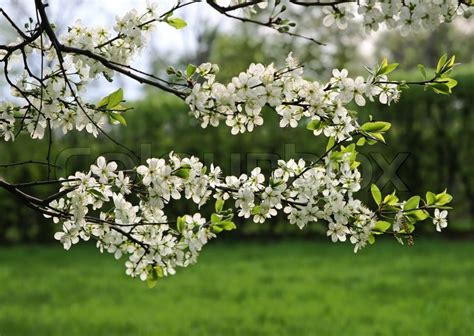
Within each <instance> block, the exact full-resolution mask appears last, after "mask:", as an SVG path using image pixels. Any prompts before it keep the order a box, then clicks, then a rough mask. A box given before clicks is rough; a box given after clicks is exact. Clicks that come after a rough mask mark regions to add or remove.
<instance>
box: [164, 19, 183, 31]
mask: <svg viewBox="0 0 474 336" xmlns="http://www.w3.org/2000/svg"><path fill="white" fill-rule="evenodd" d="M166 23H168V24H169V25H170V26H171V27H174V28H176V29H182V28H184V27H186V26H187V25H188V24H187V23H186V21H184V20H183V19H180V18H169V19H167V20H166Z"/></svg>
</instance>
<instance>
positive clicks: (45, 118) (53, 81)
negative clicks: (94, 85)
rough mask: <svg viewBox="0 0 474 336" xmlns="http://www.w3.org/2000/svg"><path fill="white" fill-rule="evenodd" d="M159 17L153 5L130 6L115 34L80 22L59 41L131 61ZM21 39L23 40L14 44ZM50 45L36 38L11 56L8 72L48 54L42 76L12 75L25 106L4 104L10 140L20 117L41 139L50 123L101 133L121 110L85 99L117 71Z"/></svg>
mask: <svg viewBox="0 0 474 336" xmlns="http://www.w3.org/2000/svg"><path fill="white" fill-rule="evenodd" d="M155 21H157V19H156V17H155V7H154V6H152V5H150V6H148V9H147V11H146V12H145V13H143V14H140V13H138V12H137V11H136V10H131V11H129V12H128V13H126V14H125V15H124V16H121V17H117V18H116V22H115V24H114V32H113V33H112V32H110V30H109V29H106V28H105V27H86V26H83V25H82V24H81V22H80V21H77V22H76V23H75V24H74V25H72V26H70V27H69V28H68V32H67V33H65V34H63V35H62V36H60V37H59V41H60V42H61V43H63V44H64V45H65V46H67V47H73V48H78V49H81V50H85V51H91V52H93V53H95V54H96V55H99V56H101V57H103V58H104V59H106V60H107V61H108V62H110V63H113V64H123V65H127V64H129V63H130V61H131V60H132V59H133V57H134V56H135V55H136V54H137V53H138V52H139V51H140V50H141V49H142V48H143V47H144V46H145V43H146V39H147V32H148V31H149V30H150V29H152V28H153V23H154V22H155ZM21 42H22V40H21V39H20V38H19V39H18V41H16V42H15V43H12V44H11V45H12V46H14V45H17V44H20V43H21ZM49 43H50V44H51V45H41V44H40V43H38V42H33V43H31V44H29V45H27V46H26V47H25V48H24V50H23V51H21V50H17V51H16V52H15V53H14V54H13V55H10V57H9V61H8V69H7V70H8V71H9V72H12V70H13V69H14V68H15V67H16V66H20V67H21V66H25V67H28V65H27V64H26V65H25V62H27V60H28V59H34V60H35V61H36V60H38V61H39V60H40V58H41V57H42V56H41V55H42V54H43V53H44V62H43V63H44V67H43V70H42V74H41V78H40V77H38V76H32V75H31V70H30V69H29V68H26V69H25V70H24V71H23V72H22V73H21V74H20V76H19V77H18V78H15V79H12V80H13V81H14V83H12V84H13V85H12V95H13V96H15V97H17V98H20V99H21V100H22V101H23V105H19V106H18V107H17V108H16V109H12V108H11V105H10V104H8V103H2V102H0V137H1V138H3V140H5V141H9V140H14V134H15V127H16V126H18V125H15V121H20V122H21V129H22V130H26V131H27V132H28V133H29V134H30V136H31V137H32V138H33V139H42V138H43V137H44V133H45V130H46V129H47V128H48V127H50V128H52V129H61V130H62V132H63V133H64V134H66V133H67V132H69V131H71V130H73V129H76V130H78V131H82V130H85V131H87V132H88V133H91V134H92V135H94V136H97V134H98V133H99V130H100V128H102V127H103V126H104V125H105V124H106V123H107V120H108V119H109V118H110V116H111V113H121V110H120V108H115V109H107V108H98V107H97V106H96V105H94V104H88V103H87V102H85V101H84V100H83V99H82V98H81V96H83V94H84V90H85V88H86V86H87V85H88V84H89V83H90V82H91V81H92V80H95V79H97V78H98V77H99V76H104V77H105V78H107V79H108V80H112V78H113V76H114V71H113V70H112V69H110V68H108V67H107V66H105V65H104V64H102V63H101V62H99V61H97V60H93V59H91V58H89V57H88V56H86V55H81V54H77V53H62V55H61V56H59V55H58V51H57V50H56V49H55V48H54V47H53V44H52V42H49ZM44 44H47V42H46V41H44Z"/></svg>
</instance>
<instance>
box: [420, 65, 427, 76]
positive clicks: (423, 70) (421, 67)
mask: <svg viewBox="0 0 474 336" xmlns="http://www.w3.org/2000/svg"><path fill="white" fill-rule="evenodd" d="M418 69H419V70H420V72H421V74H422V75H423V78H424V79H426V70H425V66H424V65H423V64H418Z"/></svg>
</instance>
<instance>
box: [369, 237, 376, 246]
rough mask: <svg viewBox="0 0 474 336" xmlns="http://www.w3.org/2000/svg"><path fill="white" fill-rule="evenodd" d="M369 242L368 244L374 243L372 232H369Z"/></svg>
mask: <svg viewBox="0 0 474 336" xmlns="http://www.w3.org/2000/svg"><path fill="white" fill-rule="evenodd" d="M369 244H370V245H374V244H375V236H374V235H373V234H371V235H370V236H369Z"/></svg>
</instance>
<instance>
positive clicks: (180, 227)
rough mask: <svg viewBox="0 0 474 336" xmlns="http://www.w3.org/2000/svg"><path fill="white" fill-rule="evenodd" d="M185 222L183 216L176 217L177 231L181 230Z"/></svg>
mask: <svg viewBox="0 0 474 336" xmlns="http://www.w3.org/2000/svg"><path fill="white" fill-rule="evenodd" d="M185 223H186V222H185V220H184V217H182V216H180V217H178V219H177V220H176V229H177V230H178V232H183V230H184V226H185Z"/></svg>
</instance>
